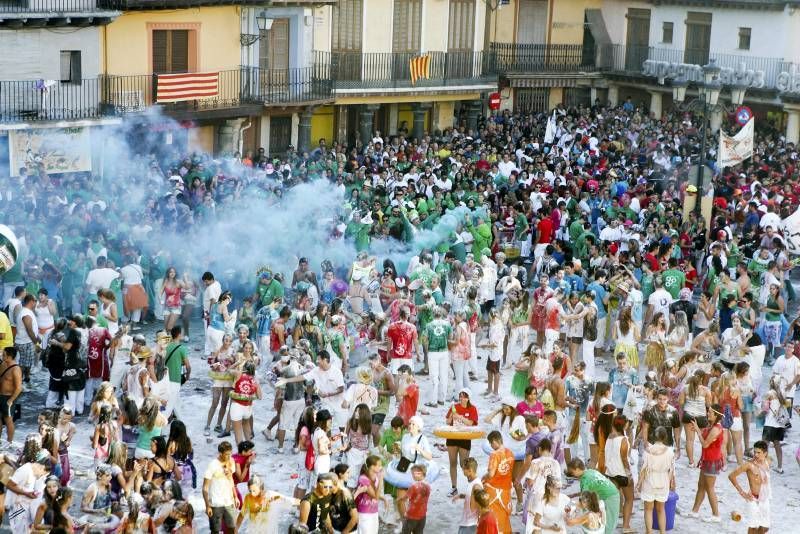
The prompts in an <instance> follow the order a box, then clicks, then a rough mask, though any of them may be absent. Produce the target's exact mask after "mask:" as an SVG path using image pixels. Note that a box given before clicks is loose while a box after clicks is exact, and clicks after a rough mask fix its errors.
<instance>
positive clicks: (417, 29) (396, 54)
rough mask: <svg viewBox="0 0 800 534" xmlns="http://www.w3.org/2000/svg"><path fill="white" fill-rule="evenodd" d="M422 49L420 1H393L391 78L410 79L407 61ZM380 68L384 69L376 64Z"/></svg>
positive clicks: (380, 63) (379, 63) (381, 64)
mask: <svg viewBox="0 0 800 534" xmlns="http://www.w3.org/2000/svg"><path fill="white" fill-rule="evenodd" d="M421 48H422V0H394V10H393V13H392V62H391V69H392V78H391V79H393V80H408V79H410V78H411V73H410V67H409V61H410V60H411V58H413V57H414V56H417V55H419V53H420V50H421ZM378 65H380V66H381V67H380V68H385V67H388V66H389V65H388V64H387V65H386V66H385V67H384V65H383V62H378Z"/></svg>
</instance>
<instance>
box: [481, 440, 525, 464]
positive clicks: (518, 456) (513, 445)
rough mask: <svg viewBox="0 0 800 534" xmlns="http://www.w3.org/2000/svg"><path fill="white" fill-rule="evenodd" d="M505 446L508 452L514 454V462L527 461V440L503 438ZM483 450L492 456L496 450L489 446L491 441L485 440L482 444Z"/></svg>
mask: <svg viewBox="0 0 800 534" xmlns="http://www.w3.org/2000/svg"><path fill="white" fill-rule="evenodd" d="M503 445H505V446H506V448H507V449H508V450H510V451H511V452H512V453H513V454H514V460H516V461H520V460H524V459H525V440H523V441H517V440H515V439H513V438H511V437H510V436H506V435H504V436H503ZM481 449H483V452H485V453H486V454H487V455H489V454H492V453H493V452H494V450H492V446H491V445H489V440H488V439H485V440H483V442H482V443H481Z"/></svg>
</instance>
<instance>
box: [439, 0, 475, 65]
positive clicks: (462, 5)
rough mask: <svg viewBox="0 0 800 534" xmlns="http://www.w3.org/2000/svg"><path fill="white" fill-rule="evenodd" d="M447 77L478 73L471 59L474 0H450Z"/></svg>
mask: <svg viewBox="0 0 800 534" xmlns="http://www.w3.org/2000/svg"><path fill="white" fill-rule="evenodd" d="M447 27H448V28H447V31H448V33H447V64H446V68H447V70H446V72H445V75H446V76H447V78H450V79H453V78H464V79H466V78H472V77H473V76H475V75H480V70H476V68H477V67H479V66H480V64H478V65H477V66H476V65H475V61H473V57H474V54H473V51H474V49H475V0H450V17H449V19H448V25H447Z"/></svg>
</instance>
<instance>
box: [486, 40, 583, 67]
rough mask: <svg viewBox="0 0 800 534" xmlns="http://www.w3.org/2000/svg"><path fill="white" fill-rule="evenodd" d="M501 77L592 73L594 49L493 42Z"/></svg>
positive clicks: (566, 45) (575, 46)
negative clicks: (508, 75) (509, 75)
mask: <svg viewBox="0 0 800 534" xmlns="http://www.w3.org/2000/svg"><path fill="white" fill-rule="evenodd" d="M491 51H492V53H493V54H494V57H495V62H496V65H497V71H498V72H499V73H501V74H516V75H520V74H540V73H541V74H545V73H576V72H586V71H594V70H597V68H596V57H595V50H594V49H593V48H587V47H584V46H583V45H571V44H563V45H545V44H517V43H492V45H491Z"/></svg>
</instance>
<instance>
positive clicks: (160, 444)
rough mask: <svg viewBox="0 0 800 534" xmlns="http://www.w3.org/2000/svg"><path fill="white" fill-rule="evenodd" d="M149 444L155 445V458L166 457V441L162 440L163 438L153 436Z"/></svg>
mask: <svg viewBox="0 0 800 534" xmlns="http://www.w3.org/2000/svg"><path fill="white" fill-rule="evenodd" d="M150 443H155V445H156V450H155V452H154V453H153V454H154V455H155V457H156V458H166V457H167V440H166V439H164V436H153V437H152V438H150Z"/></svg>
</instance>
